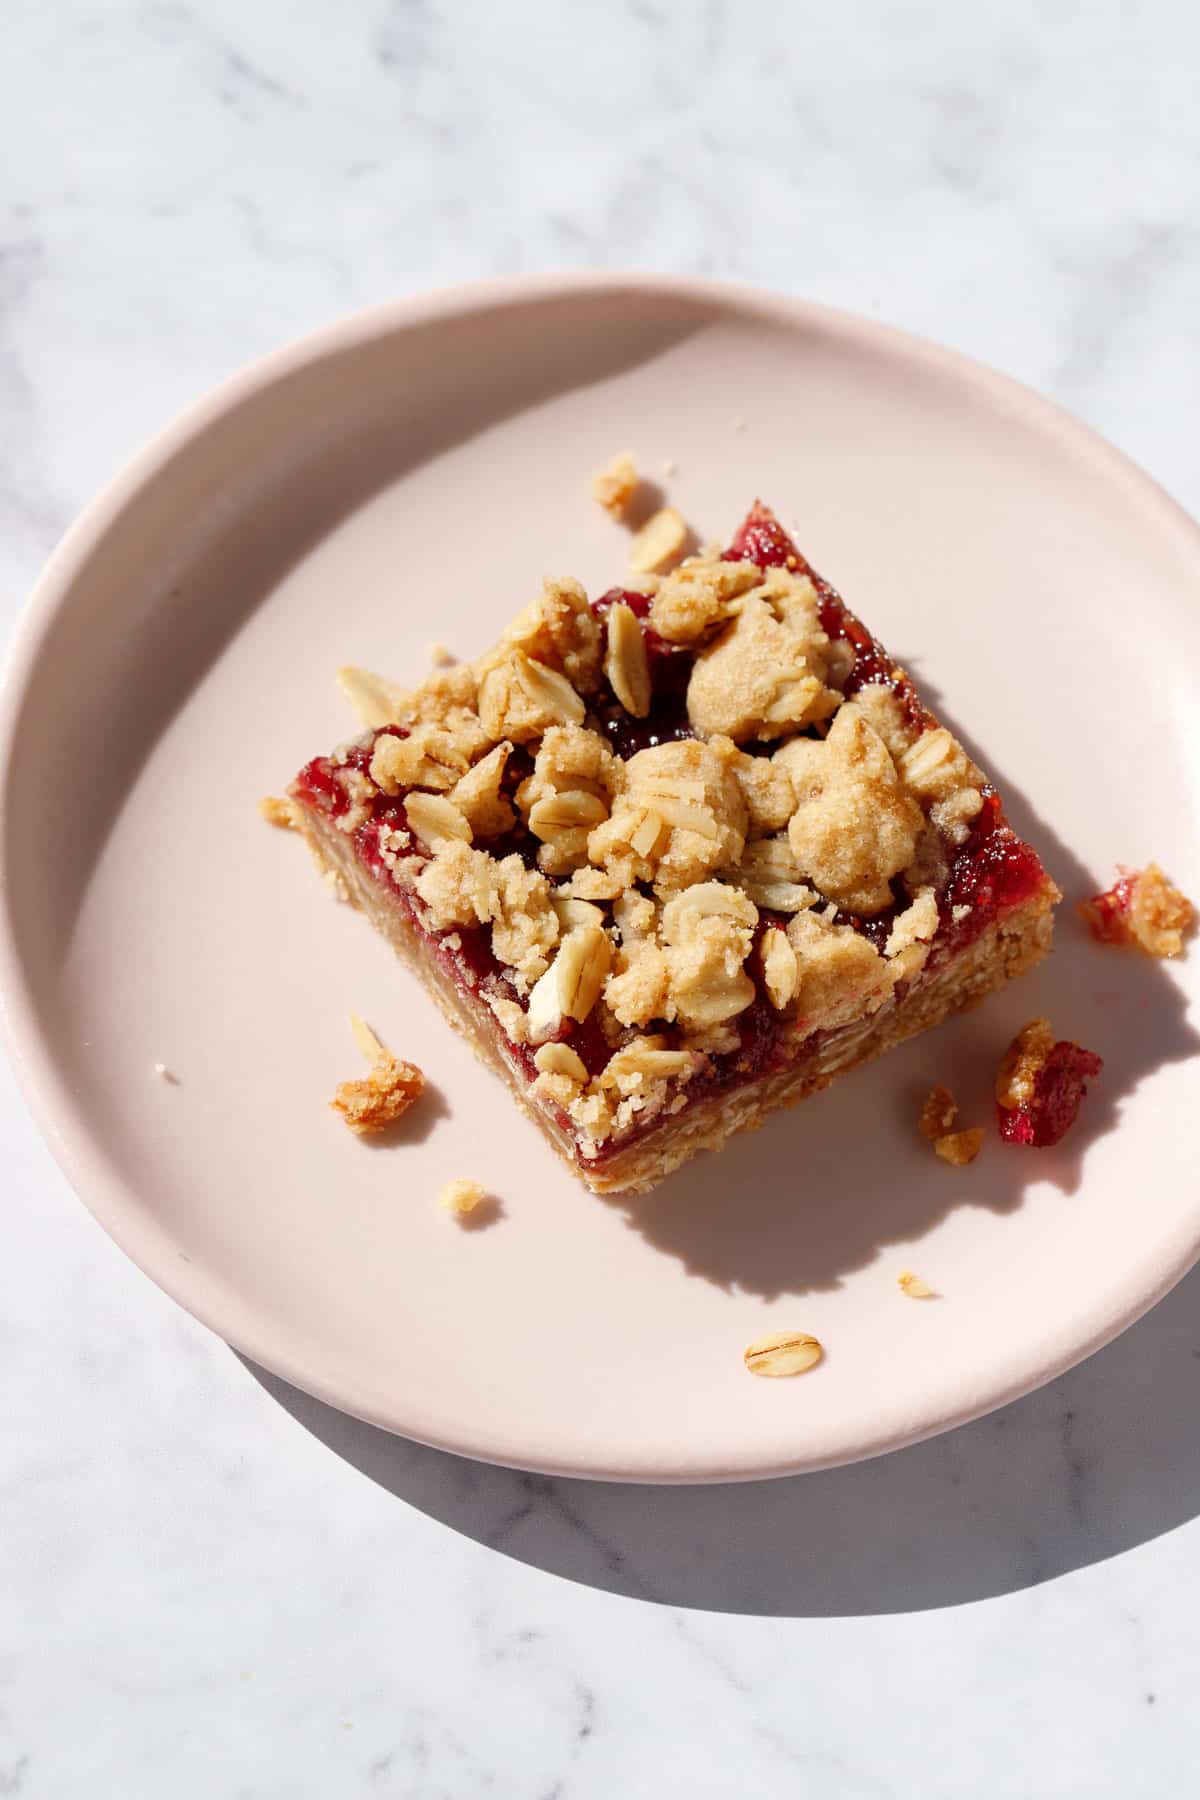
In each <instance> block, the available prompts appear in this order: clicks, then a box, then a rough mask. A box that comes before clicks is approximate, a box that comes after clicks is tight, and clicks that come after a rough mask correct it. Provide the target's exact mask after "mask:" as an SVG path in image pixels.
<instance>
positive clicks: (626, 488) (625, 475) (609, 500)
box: [592, 451, 638, 519]
mask: <svg viewBox="0 0 1200 1800" xmlns="http://www.w3.org/2000/svg"><path fill="white" fill-rule="evenodd" d="M637 485H638V472H637V469H636V467H635V466H634V461H633V458H632V456H630V455H629V453H628V451H622V452H621V454H620V456H614V457H613V459H612V461H611V462H610V463H609V465H608V467H607V468H606V469H601V470H600V472H599V474H598V475H593V476H592V499H593V500H594V501H595V502H596V504H597V506H602V507H603V508H604V510H605V512H606V513H610V514H611V515H612V517H613V518H614V519H623V518H624V517H625V514H626V513H627V512H628V511H629V503H630V501H631V500H632V499H633V496H634V494H635V493H636V491H637Z"/></svg>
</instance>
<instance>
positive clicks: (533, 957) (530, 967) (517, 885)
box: [415, 839, 558, 977]
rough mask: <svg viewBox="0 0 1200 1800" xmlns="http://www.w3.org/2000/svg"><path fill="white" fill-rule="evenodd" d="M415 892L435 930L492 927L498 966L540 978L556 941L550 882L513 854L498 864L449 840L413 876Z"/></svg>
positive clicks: (464, 845) (556, 929)
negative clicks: (462, 926)
mask: <svg viewBox="0 0 1200 1800" xmlns="http://www.w3.org/2000/svg"><path fill="white" fill-rule="evenodd" d="M415 885H416V892H417V894H418V896H419V897H420V899H421V901H422V902H423V903H424V906H425V908H426V912H427V916H428V919H429V923H430V925H431V926H432V928H433V929H434V930H435V931H446V930H448V929H449V928H450V927H451V926H454V925H491V927H492V952H493V954H494V955H495V957H496V960H497V961H498V962H502V963H505V964H507V966H508V967H509V968H513V969H517V970H519V971H520V972H521V973H522V974H525V975H529V976H531V977H538V976H540V975H541V974H542V973H543V972H544V970H545V969H546V967H547V966H548V963H549V958H550V952H551V951H552V950H553V949H554V946H555V944H556V943H557V942H558V918H557V916H556V914H555V911H554V907H553V906H552V904H551V896H550V883H549V882H548V881H547V879H546V877H545V876H544V875H542V874H540V873H539V871H538V870H536V869H527V868H526V867H525V864H524V863H523V862H522V861H521V858H520V857H519V856H517V855H515V854H514V855H512V856H506V857H504V859H503V860H502V861H500V862H497V861H496V859H495V858H494V857H491V856H489V855H488V854H487V852H486V851H485V850H477V849H475V848H473V847H472V846H471V845H469V844H466V843H464V842H463V841H462V840H461V839H448V840H445V841H443V842H442V843H441V844H439V845H438V847H437V849H436V851H435V852H434V855H433V856H432V857H431V858H430V860H429V861H428V862H427V863H426V864H425V865H424V867H423V868H422V869H421V871H420V873H419V874H418V875H417V878H416V884H415Z"/></svg>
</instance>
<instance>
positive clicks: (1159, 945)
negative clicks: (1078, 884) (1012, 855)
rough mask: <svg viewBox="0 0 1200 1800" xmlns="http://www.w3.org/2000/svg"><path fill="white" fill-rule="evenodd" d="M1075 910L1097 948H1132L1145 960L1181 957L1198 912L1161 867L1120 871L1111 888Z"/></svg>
mask: <svg viewBox="0 0 1200 1800" xmlns="http://www.w3.org/2000/svg"><path fill="white" fill-rule="evenodd" d="M1075 910H1076V911H1077V912H1078V914H1079V916H1080V918H1081V919H1082V920H1083V922H1084V924H1085V925H1086V926H1087V928H1088V930H1089V931H1090V932H1091V934H1092V936H1093V937H1094V938H1095V939H1096V941H1097V942H1098V943H1101V944H1132V945H1134V946H1135V947H1136V948H1137V949H1139V950H1143V951H1144V952H1145V953H1146V955H1147V956H1179V955H1180V954H1181V953H1182V951H1183V940H1184V936H1185V934H1186V933H1187V932H1189V931H1190V930H1191V928H1192V926H1193V925H1194V924H1195V922H1196V909H1195V907H1194V906H1193V905H1192V903H1191V901H1190V900H1189V899H1188V898H1187V895H1186V894H1181V893H1180V891H1179V889H1178V888H1177V887H1175V886H1173V885H1172V883H1171V882H1170V881H1168V879H1167V877H1166V876H1165V875H1164V874H1163V872H1162V870H1161V869H1160V868H1159V866H1158V864H1157V863H1148V864H1147V865H1146V867H1145V868H1144V869H1121V871H1120V873H1119V876H1118V879H1117V880H1116V881H1115V882H1114V883H1113V885H1112V887H1111V888H1109V889H1108V890H1107V891H1106V892H1105V893H1103V894H1096V895H1094V896H1093V898H1092V899H1090V900H1083V901H1081V902H1080V904H1079V905H1078V906H1077V907H1076V909H1075Z"/></svg>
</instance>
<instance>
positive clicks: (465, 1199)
mask: <svg viewBox="0 0 1200 1800" xmlns="http://www.w3.org/2000/svg"><path fill="white" fill-rule="evenodd" d="M486 1199H487V1189H486V1188H485V1187H484V1186H483V1183H482V1182H479V1181H470V1180H466V1179H464V1178H462V1177H457V1178H456V1179H455V1180H453V1181H447V1182H446V1184H445V1185H444V1187H443V1188H442V1191H441V1193H440V1194H439V1195H438V1201H439V1204H440V1205H441V1206H442V1207H444V1208H445V1210H446V1211H447V1212H448V1213H454V1214H456V1216H457V1217H459V1218H466V1217H467V1215H468V1214H470V1213H473V1212H474V1211H475V1208H476V1207H477V1206H481V1205H482V1204H483V1202H484V1201H485V1200H486Z"/></svg>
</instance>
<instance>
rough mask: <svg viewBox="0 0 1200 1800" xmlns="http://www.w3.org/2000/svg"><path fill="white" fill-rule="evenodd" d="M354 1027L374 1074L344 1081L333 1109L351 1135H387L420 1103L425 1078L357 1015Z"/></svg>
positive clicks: (370, 1073)
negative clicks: (380, 1132)
mask: <svg viewBox="0 0 1200 1800" xmlns="http://www.w3.org/2000/svg"><path fill="white" fill-rule="evenodd" d="M350 1026H351V1029H352V1031H353V1032H354V1038H355V1042H356V1043H357V1044H358V1047H359V1049H360V1050H361V1051H362V1053H363V1055H364V1056H365V1057H366V1059H367V1061H368V1062H369V1063H370V1065H371V1068H370V1072H369V1074H367V1075H366V1076H365V1077H364V1078H363V1079H362V1080H360V1081H343V1082H342V1083H341V1084H340V1085H339V1087H338V1088H337V1090H336V1092H335V1093H334V1096H333V1099H332V1100H331V1101H330V1105H331V1106H332V1107H333V1109H334V1111H335V1112H338V1113H340V1114H341V1115H342V1118H343V1119H344V1120H345V1121H346V1124H347V1125H348V1126H349V1127H350V1130H351V1131H355V1132H359V1133H363V1132H370V1131H383V1130H385V1129H386V1127H387V1126H389V1125H392V1124H394V1123H395V1121H396V1120H397V1119H399V1118H401V1117H402V1116H403V1115H404V1114H405V1113H406V1112H407V1111H408V1109H409V1107H410V1106H411V1105H412V1104H413V1102H414V1101H415V1100H419V1099H420V1097H421V1095H422V1093H423V1092H424V1089H425V1077H424V1075H423V1074H422V1073H421V1070H420V1069H418V1067H417V1065H416V1064H415V1063H410V1062H403V1061H402V1060H401V1059H400V1057H398V1056H393V1055H392V1053H391V1051H390V1050H388V1049H387V1048H386V1046H385V1045H383V1044H381V1043H380V1041H379V1039H378V1038H377V1037H376V1035H375V1033H374V1032H373V1031H372V1030H371V1027H370V1026H369V1025H368V1024H366V1023H365V1022H364V1020H362V1019H360V1018H359V1016H358V1014H357V1013H352V1014H351V1015H350Z"/></svg>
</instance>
